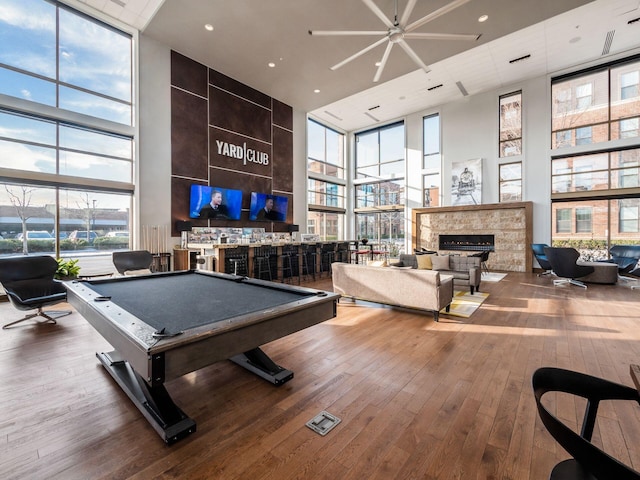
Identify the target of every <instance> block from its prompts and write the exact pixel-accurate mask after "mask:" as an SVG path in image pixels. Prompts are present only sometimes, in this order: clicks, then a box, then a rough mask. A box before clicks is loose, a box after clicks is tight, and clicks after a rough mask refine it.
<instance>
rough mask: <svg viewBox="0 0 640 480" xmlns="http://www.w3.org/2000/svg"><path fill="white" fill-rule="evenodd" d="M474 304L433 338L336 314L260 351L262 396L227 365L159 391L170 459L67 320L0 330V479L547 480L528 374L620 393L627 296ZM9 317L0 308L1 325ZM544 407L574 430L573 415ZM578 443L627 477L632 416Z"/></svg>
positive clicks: (638, 306)
mask: <svg viewBox="0 0 640 480" xmlns="http://www.w3.org/2000/svg"><path fill="white" fill-rule="evenodd" d="M313 286H314V287H315V288H323V289H331V283H330V280H323V281H320V282H316V283H315V284H313ZM482 290H484V291H485V292H488V293H490V296H489V298H488V299H487V300H486V301H485V302H484V304H483V305H482V306H481V307H480V309H479V310H478V311H477V312H475V313H474V314H473V315H472V316H471V317H470V318H468V319H464V318H456V317H447V316H441V321H440V322H439V323H435V322H434V321H433V317H432V315H431V314H429V313H424V314H423V313H416V312H413V311H409V310H402V309H393V308H388V307H381V306H379V305H375V304H367V303H360V302H358V303H356V304H352V303H350V302H349V301H345V302H343V303H341V304H340V306H339V307H338V316H337V317H336V318H335V319H333V320H330V321H327V322H325V323H323V324H320V325H316V326H314V327H311V328H308V329H306V330H303V331H301V332H298V333H296V334H293V335H290V336H289V337H286V338H283V339H280V340H277V341H275V342H272V343H270V344H268V345H266V346H265V347H264V349H265V351H267V352H268V353H269V355H270V356H271V357H272V358H273V359H274V360H276V361H277V362H278V363H280V364H281V365H284V366H286V367H288V368H290V369H291V370H293V371H294V372H295V378H294V379H293V380H292V381H290V382H289V383H287V384H285V385H284V386H282V387H280V388H277V387H274V386H272V385H270V384H268V383H267V382H264V381H262V380H260V379H258V378H257V377H255V376H253V375H251V374H250V373H248V372H246V371H244V370H243V369H240V368H239V367H237V366H236V365H234V364H233V363H231V362H220V363H217V364H214V365H211V366H210V367H207V368H205V369H202V370H200V371H197V372H194V373H191V374H188V375H185V376H184V377H181V378H179V379H177V380H173V381H171V382H169V383H168V384H167V388H168V390H169V391H170V392H171V394H172V395H173V398H174V400H175V401H176V403H177V404H178V405H180V406H181V407H182V408H183V410H185V412H187V414H189V415H190V416H191V417H192V418H194V419H195V420H196V422H197V428H198V431H197V432H196V433H195V434H193V435H191V436H190V437H188V438H186V439H184V440H181V441H180V442H178V443H176V444H175V445H172V446H170V447H168V446H166V445H165V444H164V443H163V442H162V440H161V439H160V437H159V436H158V435H157V434H156V433H155V431H154V430H153V429H152V428H151V427H150V426H149V424H148V423H147V421H146V420H145V419H144V418H143V417H142V415H141V414H140V413H139V412H138V410H137V409H136V408H135V407H134V406H133V404H132V403H131V402H130V401H129V399H128V398H127V397H126V396H125V395H124V393H122V391H121V390H120V388H119V387H117V386H116V384H115V382H114V381H113V380H112V379H111V377H110V376H109V375H108V374H107V373H106V372H105V371H104V369H103V368H102V366H100V364H99V362H98V360H97V359H96V357H95V352H96V351H108V350H110V347H109V345H108V344H107V343H106V341H105V340H103V339H102V337H101V336H100V335H99V334H98V333H97V332H96V331H95V330H94V329H93V328H92V327H91V326H89V324H88V323H87V322H86V321H84V319H83V318H82V317H81V316H80V315H79V314H77V313H74V314H73V315H71V316H68V317H65V318H63V319H61V320H60V322H59V324H58V325H39V326H22V327H18V328H13V329H9V330H2V331H0V375H1V378H2V388H1V389H0V404H1V405H2V409H1V410H0V477H1V478H3V479H5V480H7V479H64V480H70V479H83V480H84V479H96V478H109V479H124V478H134V479H150V478H180V479H190V478H211V479H251V480H258V479H277V480H284V479H331V480H337V479H340V480H349V479H358V480H361V479H449V478H464V479H471V478H478V479H518V480H520V479H527V478H531V479H543V478H547V477H548V474H549V471H550V469H551V468H552V466H553V465H554V464H555V463H557V462H558V461H560V460H562V459H564V458H567V457H568V455H567V454H566V453H565V452H564V451H562V449H560V448H559V447H558V446H557V445H556V443H555V442H554V441H553V439H552V438H551V437H550V435H548V433H547V432H546V430H545V429H544V427H543V426H542V424H541V423H540V421H539V419H538V417H537V413H536V409H535V402H534V399H533V394H532V391H531V375H532V373H533V372H534V370H535V369H536V368H538V367H540V366H560V367H565V368H570V369H573V370H579V371H582V372H586V373H590V374H593V375H597V376H601V377H606V378H608V379H610V380H613V381H617V382H620V383H623V384H626V385H630V386H631V385H633V383H632V380H631V377H630V376H629V364H631V363H640V328H639V327H640V290H633V291H632V290H630V289H629V287H628V286H626V285H619V286H608V285H590V286H589V288H588V289H587V290H583V289H581V288H577V287H555V288H554V287H553V285H552V282H551V279H550V278H545V277H540V278H539V277H537V276H535V275H533V274H522V273H509V275H508V276H507V277H506V278H505V279H503V280H502V281H501V282H498V283H488V282H483V283H482ZM21 316H22V312H18V311H17V310H15V309H13V308H12V307H11V306H10V305H9V304H7V303H3V304H0V318H1V319H2V323H6V322H8V321H11V320H13V319H17V318H20V317H21ZM552 400H553V399H552ZM554 403H555V408H556V410H557V414H558V415H559V416H560V417H561V418H562V419H563V420H565V421H568V422H570V423H571V424H573V425H575V424H576V423H577V422H578V419H579V418H580V417H581V415H582V410H581V409H582V408H583V405H582V404H581V403H580V402H577V401H573V400H569V399H568V398H566V397H561V396H558V397H557V399H556V400H555V401H554ZM577 408H579V409H580V410H579V412H577V410H576V409H577ZM322 410H327V411H328V412H330V413H332V414H334V415H336V416H337V417H339V418H340V419H341V420H342V422H341V423H340V424H339V425H338V426H337V427H336V428H335V429H334V430H333V431H331V432H330V433H329V434H328V435H326V436H324V437H323V436H320V435H318V434H316V433H314V432H312V431H311V430H310V429H308V428H307V427H306V426H305V423H306V422H307V421H308V420H310V419H311V418H313V417H314V416H315V415H316V414H318V413H319V412H320V411H322ZM594 441H595V443H597V444H598V445H601V446H604V448H605V450H607V451H608V452H610V453H611V454H613V455H614V456H616V457H617V458H619V459H620V460H622V461H623V462H625V463H628V464H631V465H633V466H634V468H635V469H637V470H640V449H639V448H638V445H640V406H638V405H633V404H631V403H630V402H618V403H616V404H615V405H612V404H610V403H609V404H606V405H602V406H601V410H600V417H599V421H598V424H597V427H596V431H595V435H594Z"/></svg>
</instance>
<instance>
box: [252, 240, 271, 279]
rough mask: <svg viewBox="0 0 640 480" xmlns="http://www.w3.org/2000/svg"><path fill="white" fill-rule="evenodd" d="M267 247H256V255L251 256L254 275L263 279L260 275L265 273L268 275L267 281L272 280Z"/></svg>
mask: <svg viewBox="0 0 640 480" xmlns="http://www.w3.org/2000/svg"><path fill="white" fill-rule="evenodd" d="M269 253H270V252H269V248H268V247H266V249H263V248H260V249H258V248H256V256H255V257H254V258H253V262H254V269H253V271H254V272H255V277H256V278H259V279H260V280H264V279H263V278H262V276H263V275H264V274H265V273H266V274H267V276H268V277H269V281H273V277H272V276H271V261H270V260H271V258H270V257H271V256H270V254H269Z"/></svg>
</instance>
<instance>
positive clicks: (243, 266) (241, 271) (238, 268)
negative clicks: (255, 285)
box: [229, 256, 247, 275]
mask: <svg viewBox="0 0 640 480" xmlns="http://www.w3.org/2000/svg"><path fill="white" fill-rule="evenodd" d="M229 263H231V264H233V274H234V275H246V274H247V259H246V257H244V256H241V257H236V258H229Z"/></svg>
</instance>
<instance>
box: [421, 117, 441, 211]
mask: <svg viewBox="0 0 640 480" xmlns="http://www.w3.org/2000/svg"><path fill="white" fill-rule="evenodd" d="M440 133H441V132H440V114H439V113H433V114H431V115H427V116H425V117H424V118H423V119H422V138H423V142H422V155H423V161H422V170H423V173H422V206H423V207H438V206H440V203H441V202H440V192H441V185H442V152H441V151H440V150H441V142H440Z"/></svg>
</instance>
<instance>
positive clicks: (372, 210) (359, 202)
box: [354, 122, 406, 257]
mask: <svg viewBox="0 0 640 480" xmlns="http://www.w3.org/2000/svg"><path fill="white" fill-rule="evenodd" d="M355 141H356V167H355V168H356V174H355V177H356V179H355V180H354V187H355V209H354V212H355V222H356V237H357V238H358V239H362V238H366V239H367V240H369V242H370V243H371V244H372V245H376V246H377V247H378V248H380V249H383V250H384V249H386V250H387V251H388V252H389V253H390V255H391V256H394V257H395V256H397V255H398V254H400V253H403V252H404V250H405V216H404V211H405V188H406V187H405V178H404V177H405V168H406V166H405V131H404V123H402V122H400V123H395V124H392V125H387V126H384V127H381V128H377V129H374V130H367V131H365V132H361V133H358V134H356V136H355Z"/></svg>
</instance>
